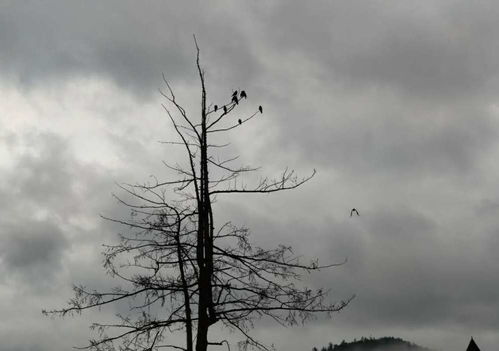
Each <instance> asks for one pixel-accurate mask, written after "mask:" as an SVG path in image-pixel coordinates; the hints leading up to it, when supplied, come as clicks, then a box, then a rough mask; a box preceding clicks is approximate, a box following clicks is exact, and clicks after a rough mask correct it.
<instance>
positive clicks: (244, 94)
mask: <svg viewBox="0 0 499 351" xmlns="http://www.w3.org/2000/svg"><path fill="white" fill-rule="evenodd" d="M240 96H241V99H242V98H245V99H247V98H248V96H246V92H245V91H244V90H241V95H240Z"/></svg>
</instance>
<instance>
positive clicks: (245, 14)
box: [0, 0, 499, 351]
mask: <svg viewBox="0 0 499 351" xmlns="http://www.w3.org/2000/svg"><path fill="white" fill-rule="evenodd" d="M498 19H499V3H497V2H496V1H492V0H490V1H487V0H484V1H473V2H470V1H468V0H456V1H451V0H449V1H444V0H442V1H424V2H423V1H390V0H384V1H376V0H369V1H357V0H348V1H333V0H329V1H310V2H308V1H291V0H281V1H277V0H276V1H228V0H227V1H210V2H208V1H190V2H187V1H180V0H179V1H143V2H138V1H123V0H120V1H118V0H115V1H79V2H76V1H74V2H68V1H63V0H60V1H52V0H47V1H44V2H42V1H8V0H7V1H0V180H1V181H0V204H1V208H0V239H1V245H0V314H1V316H2V318H1V319H0V340H2V342H1V345H0V350H2V351H3V350H9V351H17V350H19V351H21V350H23V351H24V350H26V351H28V350H29V351H38V350H40V351H49V350H53V351H62V350H68V349H69V348H70V347H71V346H74V345H83V344H84V343H85V341H86V340H87V339H88V338H89V336H90V335H91V333H90V331H89V330H88V326H89V324H90V322H91V321H98V320H102V319H104V318H108V317H109V316H110V315H112V313H113V311H110V310H103V311H102V312H100V313H87V314H84V315H83V316H81V317H79V318H66V319H64V320H60V319H50V318H46V317H43V316H42V315H41V310H42V308H51V307H60V306H63V305H64V303H65V302H66V301H67V300H68V299H69V298H70V297H71V284H72V283H74V282H79V283H83V284H86V285H89V286H93V287H97V288H98V287H107V286H108V285H109V284H110V283H109V281H108V278H107V277H106V276H105V274H104V273H103V269H102V268H101V259H102V258H101V256H100V251H101V244H102V243H105V242H109V241H111V240H113V239H114V238H115V234H116V232H117V230H118V229H117V228H116V227H113V226H112V225H110V224H109V223H105V222H104V221H102V220H101V219H100V218H99V214H105V215H109V216H118V217H119V216H126V215H127V210H126V209H124V208H122V207H121V206H120V205H119V204H117V203H116V201H115V200H113V198H112V196H111V194H112V193H113V192H117V188H116V186H115V183H120V182H132V183H133V182H141V181H146V180H147V179H148V177H149V176H150V175H151V174H154V175H156V176H157V177H158V178H160V179H161V178H165V177H166V176H167V173H166V172H165V169H164V167H163V165H162V163H161V161H162V160H170V161H172V160H173V161H175V160H180V159H181V155H182V154H181V152H180V151H179V150H178V149H176V148H175V147H172V146H167V145H164V144H161V143H159V142H158V141H160V140H168V139H170V138H171V137H172V136H173V132H172V128H171V126H170V125H169V123H168V120H167V116H165V113H164V111H163V110H162V108H161V103H162V102H164V101H163V99H162V97H161V96H160V95H159V93H158V88H160V87H161V86H162V80H161V74H162V73H165V75H166V76H167V77H168V79H169V80H170V82H171V83H172V86H173V88H174V89H175V91H176V94H177V96H178V98H179V99H180V100H181V102H182V103H183V104H184V106H185V107H186V108H187V109H188V110H189V111H191V113H193V114H195V113H196V111H198V109H199V107H198V106H199V95H200V94H199V85H198V80H197V76H196V71H195V65H194V63H195V61H194V59H195V57H194V54H195V50H194V49H195V48H194V45H193V40H192V34H194V33H195V34H196V35H197V38H198V41H199V44H200V46H201V59H202V63H203V66H204V68H205V70H206V75H207V84H208V94H209V99H210V101H211V102H214V103H217V102H218V101H223V99H226V98H227V97H228V96H229V95H230V93H231V92H232V91H233V90H234V89H241V88H244V89H245V90H246V91H247V93H248V96H249V99H248V100H247V102H245V104H246V106H245V107H243V109H242V110H241V111H242V112H241V113H243V112H244V111H253V110H256V108H257V106H258V105H262V106H263V107H264V112H265V113H264V114H263V115H261V116H259V117H258V118H257V119H253V120H251V123H247V124H246V125H245V126H244V128H237V129H236V130H234V131H233V132H232V133H230V134H229V135H227V138H228V139H229V140H228V141H230V142H231V143H232V150H231V151H232V152H233V153H234V154H240V155H241V160H242V162H243V163H245V164H253V165H256V166H262V169H261V172H262V174H266V175H273V174H278V173H279V171H280V170H282V169H283V168H285V167H286V166H289V167H291V168H294V169H296V170H297V171H299V172H300V174H304V175H306V174H308V172H310V171H311V170H312V169H314V168H315V169H317V171H318V174H317V176H316V177H315V178H314V179H313V180H312V181H310V182H309V183H308V184H306V185H304V186H303V187H302V188H299V189H297V190H295V191H291V192H287V193H281V194H277V195H275V196H271V195H269V196H250V197H230V198H223V199H222V198H221V199H219V202H218V203H217V207H216V211H217V214H218V216H220V217H219V218H230V219H232V220H233V221H234V222H235V223H239V224H242V225H246V226H248V227H249V228H251V230H252V237H253V239H254V241H255V242H257V243H261V244H264V245H274V244H277V243H284V244H290V245H293V247H294V248H295V252H297V253H302V254H304V255H309V256H316V257H319V258H320V259H321V260H322V261H323V262H338V261H342V260H343V259H345V258H348V263H347V264H346V265H344V266H342V267H339V268H336V269H333V270H329V271H322V272H320V273H318V274H317V275H315V276H313V277H307V280H309V282H310V284H312V285H314V286H323V287H325V288H329V289H331V299H332V300H339V299H341V298H346V297H348V296H350V295H351V294H356V295H357V298H356V299H355V300H354V301H353V302H352V304H351V305H350V306H349V307H348V308H346V309H345V310H343V311H342V312H341V313H339V314H336V315H334V316H333V318H332V319H331V320H329V319H322V318H319V319H317V320H315V321H313V322H312V323H310V324H308V325H306V326H303V327H296V328H292V329H283V328H281V327H279V326H274V325H272V324H267V323H264V324H263V327H262V324H260V328H258V325H257V328H256V329H255V331H254V332H255V334H256V335H257V336H259V337H260V338H261V340H262V341H264V342H266V343H268V344H270V343H274V344H275V346H276V347H278V348H280V349H286V350H289V351H306V350H310V349H311V348H312V347H313V346H321V345H324V344H327V343H328V342H330V341H331V342H333V343H338V342H340V341H341V340H343V339H346V340H350V339H353V338H360V337H361V336H375V337H377V336H385V335H393V336H398V337H403V338H405V339H408V340H410V341H413V342H416V343H419V344H422V345H425V346H428V347H432V348H435V349H438V350H443V351H450V350H459V349H462V350H464V349H465V347H466V345H467V342H468V340H469V337H470V336H471V335H473V336H474V337H475V339H476V340H477V343H478V345H479V346H480V347H482V350H492V349H494V348H496V345H497V344H499V313H498V312H497V311H499V279H498V277H499V255H498V254H497V252H498V251H499V193H498V189H499V163H498V162H497V160H498V158H499V98H498V97H499V36H498V35H497V33H498V32H499V20H498ZM244 109H246V110H244ZM352 207H356V208H357V209H358V210H359V212H360V217H354V218H350V217H349V212H350V209H351V208H352Z"/></svg>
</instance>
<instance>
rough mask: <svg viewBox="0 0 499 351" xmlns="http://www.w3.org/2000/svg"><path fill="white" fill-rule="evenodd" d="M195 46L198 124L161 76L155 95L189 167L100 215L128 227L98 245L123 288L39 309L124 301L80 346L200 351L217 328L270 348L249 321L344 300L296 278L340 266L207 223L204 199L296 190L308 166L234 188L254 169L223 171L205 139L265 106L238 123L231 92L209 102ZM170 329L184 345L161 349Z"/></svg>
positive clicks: (238, 96)
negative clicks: (124, 212)
mask: <svg viewBox="0 0 499 351" xmlns="http://www.w3.org/2000/svg"><path fill="white" fill-rule="evenodd" d="M194 40H195V38H194ZM195 44H196V49H197V55H196V66H197V70H198V74H199V79H200V85H201V116H200V120H197V121H196V120H195V119H194V118H192V117H190V116H189V115H188V113H187V111H186V110H185V109H184V108H183V107H182V106H181V105H180V104H179V103H178V101H177V99H176V96H175V94H174V91H173V89H172V88H171V86H170V84H169V82H168V80H167V79H166V78H165V77H164V76H163V78H164V83H165V86H166V88H165V91H161V94H162V95H163V96H164V98H165V99H166V103H165V104H164V105H163V107H164V109H165V111H166V114H167V115H168V117H169V119H170V120H171V123H172V126H173V128H174V129H175V131H176V133H177V135H178V137H179V140H178V141H170V142H168V143H169V144H173V145H179V146H180V147H183V148H184V149H185V152H186V160H187V162H186V163H187V166H186V167H182V166H180V165H170V164H168V163H166V162H165V165H166V167H168V168H169V169H170V170H173V171H174V172H175V173H177V174H178V176H179V177H178V179H176V180H172V181H165V182H160V181H158V180H156V179H155V180H154V182H152V183H146V184H138V185H120V188H121V189H122V190H123V191H124V193H125V194H126V195H127V196H121V197H116V198H117V199H118V201H120V202H121V203H122V204H123V205H125V206H128V207H129V208H130V209H131V216H130V218H129V219H126V220H117V219H113V218H107V217H104V218H105V219H107V220H110V221H113V222H116V223H119V224H122V225H124V226H125V227H127V228H128V229H129V230H128V232H129V233H128V234H121V235H120V241H119V243H118V244H116V245H108V246H106V249H105V252H104V253H103V254H104V257H105V261H104V266H105V268H106V269H107V271H108V272H109V273H110V274H111V276H113V277H115V278H118V279H120V280H121V281H122V286H120V287H116V288H114V289H112V290H111V291H108V292H100V291H94V290H89V289H87V288H85V287H83V286H75V287H74V291H75V297H74V298H73V299H71V300H70V301H69V305H68V306H67V307H65V308H62V309H58V310H51V311H44V313H46V314H55V315H61V316H64V315H67V314H74V313H78V314H79V313H81V312H82V311H84V310H87V309H92V308H101V307H103V306H105V305H109V304H120V303H122V302H126V303H127V304H128V306H129V309H128V313H127V314H126V315H117V318H118V321H117V322H114V323H95V324H93V325H92V327H93V328H95V329H97V335H98V337H97V338H96V339H94V340H90V343H89V345H87V346H86V347H84V348H89V349H94V350H115V349H119V350H159V349H160V348H165V347H170V348H174V349H181V350H186V351H193V350H194V347H195V349H196V351H206V350H207V348H208V346H209V345H222V344H223V343H227V346H228V342H227V341H226V340H209V338H208V331H209V329H210V327H211V326H213V325H214V324H216V323H221V324H223V326H225V327H227V328H229V329H230V330H232V331H236V332H238V333H240V335H241V336H242V338H241V341H240V342H239V346H240V347H243V348H246V347H248V346H251V347H255V348H258V349H263V350H268V347H267V346H266V345H264V344H263V343H261V342H260V341H258V340H256V339H255V338H253V337H252V336H251V334H250V330H251V327H252V326H253V322H254V321H255V320H256V319H259V318H262V317H270V318H271V319H273V320H274V321H276V322H277V323H279V324H282V325H286V326H287V325H294V324H296V323H299V322H304V321H306V320H307V319H308V318H310V317H312V316H313V315H314V314H315V313H317V312H323V313H326V314H331V313H332V312H336V311H339V310H341V309H342V308H343V307H345V306H346V305H347V304H348V303H349V301H350V300H351V298H349V299H347V300H345V301H340V302H339V303H336V304H334V303H328V302H327V301H326V300H327V299H326V297H327V292H326V291H323V290H320V289H319V290H312V289H310V288H308V287H306V286H303V285H302V284H300V282H299V279H300V277H301V276H302V274H303V273H305V272H311V271H318V270H320V269H322V268H326V267H332V266H336V265H338V264H331V265H320V264H319V262H318V260H314V261H311V262H310V263H302V262H300V261H299V259H298V257H297V256H295V255H294V254H293V252H292V250H291V248H290V247H288V246H284V245H282V246H279V247H277V248H274V249H263V248H259V247H254V246H252V244H251V243H250V241H249V238H248V230H247V229H246V228H241V227H237V226H235V225H233V224H232V223H230V222H229V223H224V224H222V225H218V226H216V225H215V222H214V213H213V208H212V203H213V201H214V199H215V197H216V196H218V197H222V196H225V195H233V194H250V193H272V192H278V191H284V190H289V189H294V188H297V187H299V186H301V185H302V184H304V183H305V182H307V181H308V180H310V179H311V178H312V177H313V176H314V175H315V170H314V171H313V172H312V174H311V175H309V176H308V177H305V178H299V177H297V176H296V175H295V173H294V172H293V171H289V170H285V171H284V172H283V173H282V174H281V175H280V176H279V177H277V178H274V179H273V178H263V179H261V180H260V181H259V182H258V183H257V184H255V185H254V186H253V187H250V186H244V185H243V186H240V185H238V184H240V183H241V182H236V180H237V179H238V178H239V177H241V176H242V175H243V174H244V173H246V172H253V171H256V169H254V168H251V167H233V166H231V164H232V163H233V162H234V161H235V160H236V158H226V159H221V160H220V159H219V158H217V157H216V151H217V150H220V149H221V148H224V147H226V146H227V145H222V144H210V143H209V141H208V140H209V136H211V135H214V134H222V135H223V133H227V132H229V131H231V130H233V129H236V128H240V127H242V126H244V125H245V124H246V123H247V122H248V121H250V120H251V119H253V118H255V117H257V116H259V115H261V114H262V113H263V109H262V107H261V106H259V107H258V108H257V109H256V111H255V112H254V113H252V114H250V115H248V116H246V117H245V118H239V119H238V120H237V122H234V121H235V119H233V118H227V117H228V116H229V115H231V114H232V113H235V112H236V109H237V108H238V106H240V104H243V103H244V102H246V101H245V100H246V99H247V94H246V92H245V91H240V92H238V91H234V92H233V94H232V95H231V96H230V98H229V99H228V100H227V102H225V103H224V104H223V105H219V106H217V105H209V106H208V105H207V93H206V85H205V72H204V71H203V69H202V67H201V64H200V58H199V53H200V52H199V47H198V45H197V42H196V41H195ZM339 264H341V263H339ZM176 331H183V332H185V338H186V339H185V343H184V344H182V345H176V344H172V343H169V341H168V335H170V334H169V333H172V332H176ZM109 333H112V334H109ZM194 343H195V346H194Z"/></svg>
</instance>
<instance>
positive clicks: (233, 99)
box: [232, 95, 239, 105]
mask: <svg viewBox="0 0 499 351" xmlns="http://www.w3.org/2000/svg"><path fill="white" fill-rule="evenodd" d="M232 101H233V102H235V103H236V105H237V104H238V103H239V100H237V95H232Z"/></svg>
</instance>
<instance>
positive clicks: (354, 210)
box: [350, 208, 360, 217]
mask: <svg viewBox="0 0 499 351" xmlns="http://www.w3.org/2000/svg"><path fill="white" fill-rule="evenodd" d="M354 213H356V214H357V216H360V214H359V211H357V210H356V209H355V208H352V210H351V211H350V217H352V216H353V214H354Z"/></svg>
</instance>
